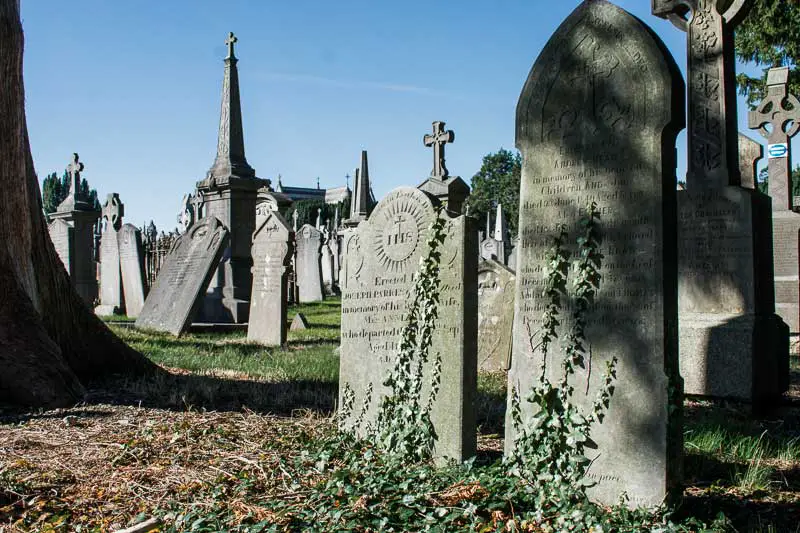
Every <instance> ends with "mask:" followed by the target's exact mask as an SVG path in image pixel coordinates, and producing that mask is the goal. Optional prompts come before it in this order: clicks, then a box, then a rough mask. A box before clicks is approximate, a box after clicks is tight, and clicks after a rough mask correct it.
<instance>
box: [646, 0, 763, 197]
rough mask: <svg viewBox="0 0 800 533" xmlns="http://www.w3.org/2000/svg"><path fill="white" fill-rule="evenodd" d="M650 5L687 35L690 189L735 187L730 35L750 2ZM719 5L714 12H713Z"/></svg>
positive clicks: (680, 0) (656, 1) (663, 1)
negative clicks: (725, 5) (723, 7)
mask: <svg viewBox="0 0 800 533" xmlns="http://www.w3.org/2000/svg"><path fill="white" fill-rule="evenodd" d="M726 3H727V4H728V5H727V7H726V8H725V9H724V10H723V11H722V12H720V10H719V7H722V5H724V4H725V3H723V2H719V1H717V0H653V14H654V15H656V16H658V17H661V18H666V19H669V20H670V21H671V22H672V23H673V24H674V25H675V26H676V27H677V28H679V29H680V30H682V31H685V32H686V33H687V38H688V43H687V51H688V62H689V64H688V67H687V77H688V89H689V101H688V108H689V121H688V142H689V158H688V159H689V160H688V170H687V173H686V184H687V187H688V188H689V189H691V188H692V187H698V188H719V187H725V186H727V185H740V183H741V176H740V174H739V165H738V156H739V151H738V148H737V140H738V131H737V125H736V84H735V80H734V75H735V64H734V48H733V30H734V28H735V26H736V25H737V24H738V23H739V21H740V20H741V19H742V18H744V15H745V14H746V13H747V10H748V9H749V8H750V6H751V5H752V1H751V0H732V1H728V2H726ZM718 6H719V7H718Z"/></svg>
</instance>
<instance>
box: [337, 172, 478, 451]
mask: <svg viewBox="0 0 800 533" xmlns="http://www.w3.org/2000/svg"><path fill="white" fill-rule="evenodd" d="M441 216H444V217H447V224H446V229H445V232H446V238H445V242H444V244H443V247H442V249H441V269H440V275H441V278H440V279H441V294H440V301H439V309H438V313H439V319H438V321H437V324H436V331H435V333H434V339H433V345H432V347H431V354H439V356H440V357H441V368H442V374H441V388H440V390H439V394H438V396H437V398H436V402H435V404H434V407H433V411H432V414H431V418H432V421H433V425H434V428H435V430H436V433H437V435H438V441H437V442H436V449H435V453H436V455H437V456H438V457H449V458H453V459H457V460H464V459H467V458H469V457H471V456H472V455H474V454H475V447H476V429H475V411H474V409H475V405H474V400H475V395H476V392H477V391H476V387H477V386H476V379H477V377H476V376H477V334H476V333H477V316H478V302H477V272H478V265H477V258H478V250H477V247H478V244H477V233H478V232H477V228H475V227H474V220H473V219H471V218H469V217H465V216H457V217H451V216H450V215H448V214H444V213H443V214H442V215H441ZM435 217H436V211H435V208H434V200H433V199H432V198H431V197H430V196H428V195H427V194H426V193H424V192H422V191H420V190H419V189H414V188H409V187H400V188H398V189H395V190H393V191H392V192H390V193H389V194H388V195H386V197H385V198H384V199H383V200H381V202H380V203H379V204H378V205H377V206H376V207H375V209H374V211H373V212H372V214H371V215H370V218H369V219H368V220H367V221H365V222H361V224H359V226H358V227H357V228H355V229H353V230H349V231H348V232H346V233H345V235H344V236H343V239H344V242H343V249H344V259H343V270H342V276H341V278H340V284H341V289H342V330H341V331H342V334H341V351H340V354H341V355H340V357H341V359H340V372H339V391H340V395H341V394H343V392H344V390H345V388H346V386H349V388H350V389H351V390H352V391H353V392H354V393H355V405H361V404H362V402H363V398H364V394H365V392H366V391H367V388H368V386H369V385H370V384H371V385H372V387H373V388H374V392H373V394H372V402H371V403H370V405H369V409H368V411H367V415H366V416H367V418H366V420H367V421H370V420H374V417H375V416H376V414H377V406H378V404H379V402H380V399H381V398H382V397H383V396H384V395H385V394H386V387H384V386H383V382H384V380H385V378H386V376H387V375H388V373H389V371H390V370H391V368H392V366H393V363H394V359H395V357H396V354H397V351H398V344H399V341H400V338H401V332H402V329H403V327H404V326H405V319H406V313H407V311H408V305H409V302H410V301H411V299H412V297H413V296H412V295H410V294H409V293H410V290H411V289H412V287H413V284H414V281H413V278H414V276H415V274H416V273H417V269H418V267H419V264H420V258H421V257H423V256H424V255H425V254H427V253H428V250H427V239H428V231H429V228H430V226H431V224H432V223H433V221H434V218H435ZM433 357H434V355H431V359H433ZM431 365H432V362H430V361H429V363H428V366H427V367H426V369H425V376H426V380H425V382H426V383H427V382H428V379H427V378H429V377H430V369H431ZM423 394H427V389H425V390H423ZM356 415H357V413H356ZM345 423H346V422H345Z"/></svg>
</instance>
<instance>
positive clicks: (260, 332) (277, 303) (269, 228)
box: [247, 211, 294, 346]
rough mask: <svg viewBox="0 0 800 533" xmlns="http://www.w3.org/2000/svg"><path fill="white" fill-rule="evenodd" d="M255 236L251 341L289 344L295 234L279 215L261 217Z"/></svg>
mask: <svg viewBox="0 0 800 533" xmlns="http://www.w3.org/2000/svg"><path fill="white" fill-rule="evenodd" d="M258 219H259V221H258V226H257V227H256V231H255V233H254V234H253V252H252V254H253V294H252V296H251V297H250V321H249V323H248V326H247V338H248V340H252V341H257V342H259V343H261V344H264V345H266V346H283V345H285V344H286V308H287V305H288V302H287V299H288V298H287V279H286V278H287V272H288V267H289V262H290V260H291V257H292V247H293V244H292V243H293V240H294V231H292V227H291V226H290V225H289V223H288V222H286V220H285V219H284V218H283V217H282V216H281V215H280V214H279V213H278V212H277V211H268V212H267V214H266V216H263V217H258Z"/></svg>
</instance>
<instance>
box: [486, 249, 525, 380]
mask: <svg viewBox="0 0 800 533" xmlns="http://www.w3.org/2000/svg"><path fill="white" fill-rule="evenodd" d="M515 285H516V276H515V275H514V273H513V272H512V271H511V270H509V269H508V267H506V266H505V265H503V264H502V263H500V262H498V261H494V260H488V261H482V262H481V263H480V264H479V265H478V369H479V370H482V371H484V372H499V371H503V370H508V367H509V363H510V358H511V329H512V326H513V325H514V289H515Z"/></svg>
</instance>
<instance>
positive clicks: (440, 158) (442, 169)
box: [422, 120, 456, 179]
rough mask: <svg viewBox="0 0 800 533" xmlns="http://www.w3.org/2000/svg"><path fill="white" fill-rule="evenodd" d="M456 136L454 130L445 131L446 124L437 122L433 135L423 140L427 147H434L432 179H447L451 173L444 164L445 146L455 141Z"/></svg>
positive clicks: (434, 125) (434, 124) (426, 136)
mask: <svg viewBox="0 0 800 533" xmlns="http://www.w3.org/2000/svg"><path fill="white" fill-rule="evenodd" d="M455 138H456V135H455V133H453V130H447V131H445V129H444V122H441V121H438V120H437V121H436V122H434V123H433V134H427V135H425V136H424V137H423V138H422V142H423V143H425V146H427V147H431V146H432V147H433V171H432V172H431V177H432V178H440V179H444V178H446V177H447V176H448V175H449V174H450V172H448V170H447V167H446V166H445V164H444V146H445V144H447V143H451V142H453V141H454V140H455Z"/></svg>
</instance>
